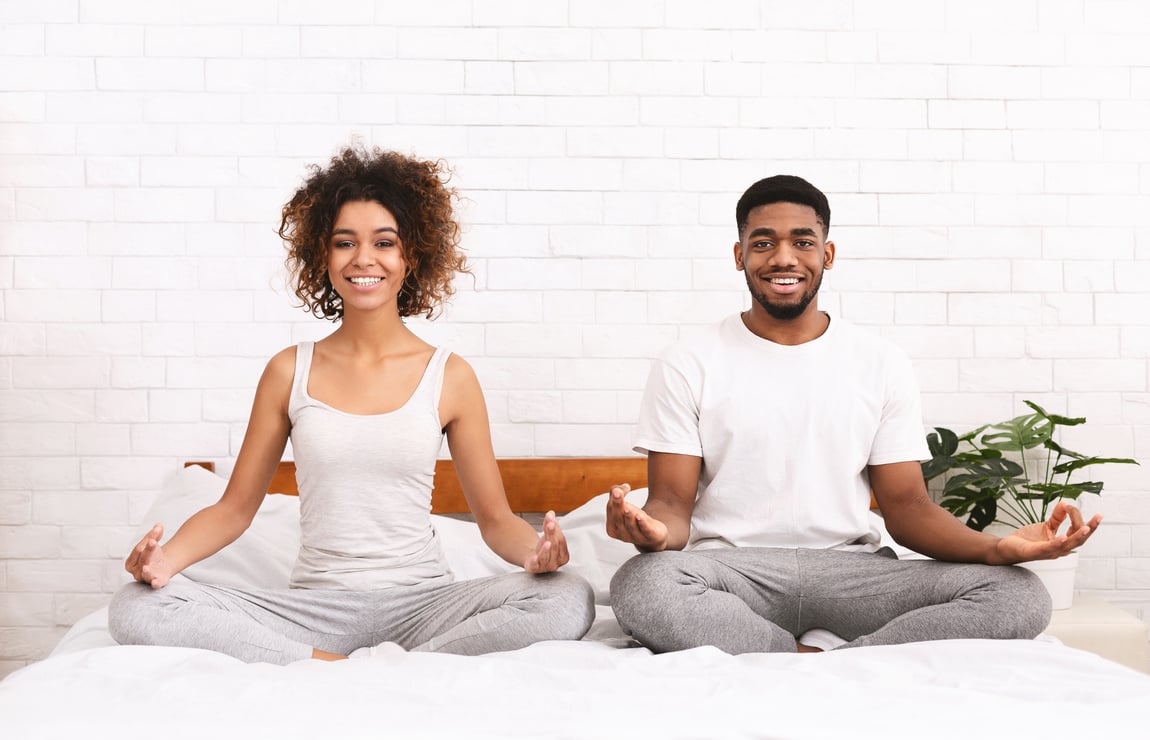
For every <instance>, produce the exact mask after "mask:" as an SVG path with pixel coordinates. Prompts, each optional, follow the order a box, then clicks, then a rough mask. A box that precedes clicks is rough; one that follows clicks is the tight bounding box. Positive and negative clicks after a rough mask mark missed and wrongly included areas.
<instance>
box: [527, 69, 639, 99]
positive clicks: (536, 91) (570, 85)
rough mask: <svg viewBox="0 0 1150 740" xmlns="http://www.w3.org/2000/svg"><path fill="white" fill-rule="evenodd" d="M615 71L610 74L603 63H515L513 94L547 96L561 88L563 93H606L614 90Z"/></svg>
mask: <svg viewBox="0 0 1150 740" xmlns="http://www.w3.org/2000/svg"><path fill="white" fill-rule="evenodd" d="M615 79H616V72H615V70H614V67H613V66H612V68H611V71H610V76H609V75H608V66H607V63H606V62H598V61H579V62H571V61H561V62H554V61H540V62H516V63H515V93H516V94H517V95H549V94H554V93H555V92H556V91H557V90H562V91H563V92H564V94H566V95H606V94H607V93H608V84H609V82H610V87H611V89H610V92H611V93H613V94H614V93H617V92H618V91H617V90H615V89H614V88H615Z"/></svg>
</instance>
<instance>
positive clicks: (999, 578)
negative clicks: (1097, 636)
mask: <svg viewBox="0 0 1150 740" xmlns="http://www.w3.org/2000/svg"><path fill="white" fill-rule="evenodd" d="M611 600H612V605H613V606H614V609H615V616H616V617H617V618H618V620H619V623H620V624H621V625H622V626H623V628H624V629H625V630H627V631H628V632H630V633H631V635H632V636H633V637H635V639H637V640H639V641H640V642H641V643H643V644H644V645H646V646H647V647H649V648H650V649H651V650H653V651H655V652H666V651H671V650H683V649H687V648H692V647H698V646H701V645H713V646H715V647H718V648H719V649H721V650H723V651H725V652H728V653H732V654H735V653H747V652H795V651H796V649H797V647H796V643H795V638H796V636H797V635H801V634H802V633H804V632H806V631H807V630H810V629H814V628H822V629H826V630H830V631H831V632H834V633H835V634H837V635H839V636H840V637H842V638H844V639H845V640H847V643H846V644H845V645H843V646H842V647H859V646H863V645H892V644H899V643H905V642H919V641H924V640H948V639H962V638H995V639H1020V638H1021V639H1030V638H1034V637H1036V636H1037V635H1038V634H1039V633H1040V632H1041V631H1042V630H1043V629H1045V628H1046V625H1047V624H1048V623H1049V620H1050V597H1049V596H1048V594H1047V592H1046V590H1045V588H1044V587H1043V586H1042V583H1041V582H1040V581H1039V580H1038V578H1037V577H1036V576H1034V574H1033V573H1031V572H1029V571H1027V570H1025V569H1023V568H1016V567H1010V566H989V565H966V564H955V563H942V562H937V561H927V560H905V561H900V560H896V559H894V558H892V557H887V556H885V555H881V554H871V553H857V552H841V551H835V550H802V549H776V548H730V549H722V550H704V551H695V552H678V551H669V552H660V553H646V554H642V555H637V556H635V557H634V558H632V559H631V560H629V561H628V562H627V563H625V564H624V565H623V567H622V568H620V569H619V571H618V572H617V573H616V574H615V577H614V578H613V579H612V581H611Z"/></svg>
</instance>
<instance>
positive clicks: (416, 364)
mask: <svg viewBox="0 0 1150 740" xmlns="http://www.w3.org/2000/svg"><path fill="white" fill-rule="evenodd" d="M444 170H445V168H444V167H443V165H442V164H441V163H439V162H426V161H419V160H416V159H412V158H409V157H405V156H403V155H400V154H396V153H394V152H383V151H380V150H372V151H364V150H361V149H356V148H348V149H345V150H343V151H342V152H341V153H340V154H339V155H338V156H336V157H335V158H334V159H333V160H332V161H331V163H330V164H329V166H327V167H326V168H322V169H321V168H319V167H313V169H312V172H311V175H310V177H308V178H307V180H306V181H305V183H304V185H303V186H302V187H301V188H300V189H299V190H298V191H297V192H296V193H295V195H294V196H293V197H292V199H291V200H290V201H289V202H288V204H287V205H286V206H284V209H283V219H282V222H281V225H280V230H279V233H280V236H281V237H283V239H284V240H285V243H286V244H287V247H288V252H289V254H288V258H287V262H286V263H287V266H288V268H289V270H290V272H291V274H292V276H293V280H294V287H295V293H296V295H297V296H298V297H299V298H300V299H301V300H302V301H303V303H304V305H305V307H307V308H308V309H309V310H310V311H311V312H312V313H314V314H315V315H317V316H322V317H324V318H328V319H331V320H332V321H335V322H338V324H339V326H338V328H336V330H335V331H334V332H332V334H330V335H329V336H328V337H326V338H325V339H323V340H320V341H318V342H315V343H314V344H313V343H311V342H303V343H301V344H299V345H298V346H296V347H289V348H287V349H285V350H283V351H281V352H280V353H279V354H277V355H275V356H274V357H273V358H272V359H271V360H270V361H269V362H268V365H267V368H266V369H265V370H264V373H263V376H262V377H261V378H260V381H259V385H258V387H257V389H256V395H255V401H254V403H253V406H252V413H251V419H250V421H249V424H248V428H247V433H246V435H245V437H244V441H243V445H242V447H241V449H240V453H239V456H238V457H237V459H236V463H235V468H234V472H233V474H232V476H231V478H230V480H229V481H228V485H227V489H226V490H225V492H224V494H223V496H222V497H221V499H220V501H219V502H218V503H216V504H213V505H211V506H208V507H207V508H205V509H203V510H201V511H200V512H198V513H197V514H195V515H194V516H192V517H191V518H190V519H189V520H188V521H187V522H186V523H185V524H184V525H183V526H182V527H181V528H180V529H179V531H178V532H176V534H175V535H174V536H173V537H172V538H171V539H170V540H169V541H168V542H166V543H164V544H163V545H161V544H160V540H161V539H162V537H163V527H162V525H161V524H156V525H155V526H154V527H153V528H152V530H151V531H150V532H149V533H148V534H147V535H146V536H145V537H144V539H143V540H141V541H140V543H139V544H138V545H136V547H135V548H133V550H132V551H131V553H130V554H129V556H128V558H127V561H126V563H125V567H126V568H127V570H128V572H129V573H131V574H132V576H133V577H134V578H135V580H136V582H135V583H131V584H128V585H127V586H125V587H124V588H123V589H121V590H120V592H119V593H117V594H116V596H115V597H114V598H113V600H112V604H111V607H110V610H109V629H110V631H111V633H112V635H113V636H114V637H115V638H116V639H117V640H118V641H119V642H121V643H125V644H152V645H170V646H181V647H199V648H207V649H212V650H218V651H220V652H224V653H227V654H229V655H232V656H234V657H237V658H240V659H241V660H245V661H251V662H255V661H266V662H271V663H280V664H285V663H289V662H292V661H295V660H300V659H306V658H318V659H322V660H339V659H342V658H344V657H346V656H348V655H349V654H350V653H352V652H353V651H356V650H359V649H361V648H368V649H367V650H364V651H362V652H363V653H366V654H373V653H374V652H375V651H374V650H373V649H372V646H377V645H380V644H382V643H398V645H399V646H401V647H403V648H405V649H409V650H421V651H441V652H451V653H459V654H466V655H475V654H480V653H485V652H491V651H497V650H513V649H517V648H520V647H523V646H526V645H529V644H531V643H533V642H537V641H540V640H555V639H579V638H580V637H582V636H583V634H584V632H586V631H587V629H588V628H589V626H590V624H591V620H592V617H593V615H594V605H593V599H592V592H591V589H590V587H589V586H588V584H587V583H586V582H585V581H583V580H582V579H581V578H579V577H578V576H573V575H568V574H565V573H557V572H555V571H557V570H558V568H559V567H560V566H562V565H563V564H565V563H566V562H567V560H568V554H567V546H566V541H565V539H564V537H563V533H562V531H561V530H560V527H559V524H558V522H557V521H556V519H555V514H554V512H549V513H548V514H547V516H546V518H545V520H544V525H543V533H542V535H539V534H537V533H536V532H535V530H534V529H533V528H532V527H531V526H530V525H529V524H527V523H526V522H525V521H524V520H522V519H520V518H519V517H517V516H515V515H514V514H513V513H512V512H511V510H510V507H509V506H508V504H507V499H506V497H505V494H504V492H503V484H502V481H501V480H500V476H499V469H498V467H497V465H496V462H495V456H494V453H493V451H492V446H491V433H490V428H489V425H488V419H487V409H486V406H485V404H484V400H483V393H482V391H481V389H480V387H479V382H478V381H477V379H476V377H475V373H474V371H473V370H472V369H471V367H470V366H469V365H468V364H467V363H466V362H465V361H464V360H463V359H462V358H460V357H458V356H456V355H453V354H451V353H449V352H447V351H446V350H444V349H442V348H436V347H433V346H431V345H429V344H427V343H426V342H424V341H423V340H421V339H420V338H419V337H417V336H416V335H415V334H413V333H412V332H411V331H410V330H409V329H408V328H407V327H406V326H405V325H404V323H403V317H405V316H413V315H417V314H426V315H427V316H432V315H433V314H434V313H435V310H436V309H437V308H438V307H439V305H440V303H441V301H442V300H443V299H444V298H445V297H447V296H448V295H450V294H451V292H452V289H451V279H452V278H453V277H454V275H455V273H457V272H461V271H463V272H466V271H467V266H466V262H465V259H464V257H463V255H462V254H461V252H460V250H459V225H458V223H457V222H456V221H455V218H454V215H453V209H452V206H453V201H454V199H455V197H456V193H455V191H454V190H452V189H451V188H449V187H447V185H446V183H445V180H446V173H445V171H444ZM444 434H446V436H447V442H448V446H449V448H450V451H451V456H452V459H453V460H454V462H455V467H456V470H457V471H458V474H459V479H460V482H461V484H462V486H463V489H464V495H465V496H466V498H467V502H468V505H469V506H470V508H471V511H472V513H473V514H474V515H475V519H476V522H477V523H478V525H479V528H480V531H481V533H482V535H483V539H484V541H485V542H486V543H487V545H488V546H489V547H490V548H491V549H492V550H493V551H494V552H495V553H497V554H498V555H499V556H501V557H502V558H503V559H505V560H507V561H508V562H511V563H513V564H516V565H520V566H522V568H523V572H521V573H513V574H508V575H504V576H495V577H492V578H485V579H479V580H475V581H465V582H459V583H457V582H454V581H453V580H452V576H451V572H450V570H449V569H448V568H447V565H446V563H445V561H444V558H443V554H442V552H441V551H440V547H439V542H438V540H437V539H436V536H435V531H434V529H433V527H432V525H431V519H430V503H431V488H432V480H433V476H434V470H435V460H436V457H437V456H438V453H439V451H440V448H441V443H442V439H443V435H444ZM289 438H290V439H291V441H292V450H293V452H294V454H295V461H296V472H297V478H298V482H299V488H300V515H301V520H300V524H301V546H300V552H299V557H298V559H297V561H296V564H295V567H294V569H293V572H292V577H291V584H290V585H291V588H290V589H289V590H287V591H260V590H247V589H245V590H240V589H234V588H225V587H219V586H210V585H204V584H197V583H191V582H186V581H181V582H178V583H171V584H169V581H170V579H171V578H172V576H174V575H175V574H176V573H179V572H180V570H182V569H183V568H185V567H187V566H188V565H190V564H191V563H194V562H196V561H198V560H201V559H203V558H205V557H208V556H209V555H211V554H213V553H215V552H216V551H218V550H220V549H221V548H223V547H225V546H227V545H228V544H229V543H231V542H232V541H234V540H235V539H236V538H237V537H239V536H240V534H241V533H243V531H244V530H245V529H246V528H247V527H248V525H249V524H250V523H251V521H252V518H253V517H254V516H255V513H256V510H257V509H258V508H259V506H260V502H261V501H262V500H263V498H264V492H265V491H266V490H267V486H268V484H269V482H270V481H271V477H272V474H273V472H274V470H275V468H276V465H277V464H278V463H279V460H280V458H281V456H282V454H283V451H284V449H285V445H286V443H287V441H288V439H289Z"/></svg>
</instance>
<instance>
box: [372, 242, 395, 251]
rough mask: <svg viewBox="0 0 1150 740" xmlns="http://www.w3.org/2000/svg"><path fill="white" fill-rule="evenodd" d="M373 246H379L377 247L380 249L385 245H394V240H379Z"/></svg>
mask: <svg viewBox="0 0 1150 740" xmlns="http://www.w3.org/2000/svg"><path fill="white" fill-rule="evenodd" d="M375 246H377V247H379V248H381V249H383V248H385V247H394V246H395V242H389V241H379V242H376V243H375Z"/></svg>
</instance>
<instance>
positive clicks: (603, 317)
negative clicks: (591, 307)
mask: <svg viewBox="0 0 1150 740" xmlns="http://www.w3.org/2000/svg"><path fill="white" fill-rule="evenodd" d="M646 320H647V296H646V294H645V293H641V292H639V291H635V290H597V291H596V292H595V321H597V322H599V323H604V324H610V323H636V322H644V323H645V322H646ZM652 330H653V329H652Z"/></svg>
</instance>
